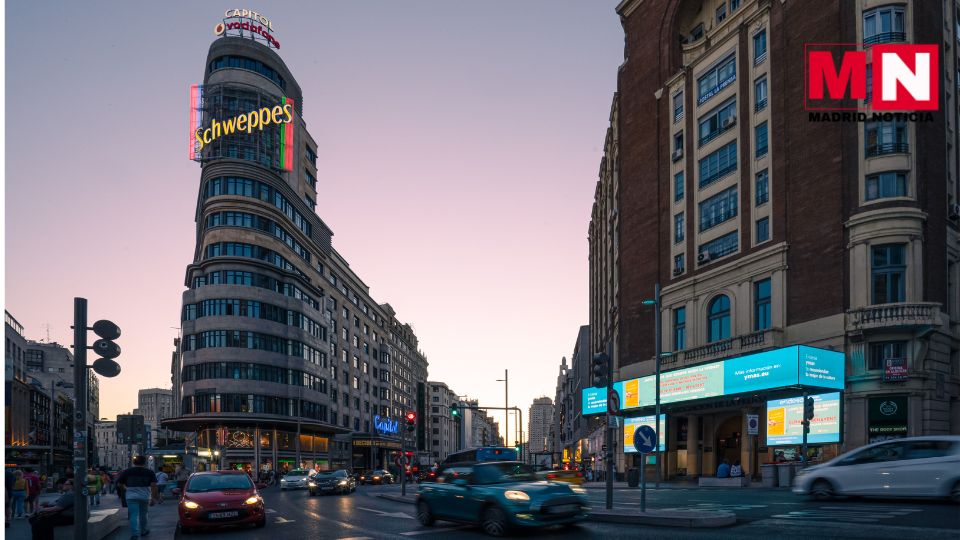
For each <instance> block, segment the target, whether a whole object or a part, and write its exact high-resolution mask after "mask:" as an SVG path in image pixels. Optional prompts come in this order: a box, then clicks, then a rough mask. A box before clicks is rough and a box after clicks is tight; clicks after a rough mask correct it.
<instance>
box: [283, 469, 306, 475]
mask: <svg viewBox="0 0 960 540" xmlns="http://www.w3.org/2000/svg"><path fill="white" fill-rule="evenodd" d="M308 474H310V473H309V472H307V471H305V470H301V469H297V470H295V471H290V472H288V473H287V476H307V475H308Z"/></svg>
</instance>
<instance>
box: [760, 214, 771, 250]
mask: <svg viewBox="0 0 960 540" xmlns="http://www.w3.org/2000/svg"><path fill="white" fill-rule="evenodd" d="M769 239H770V218H760V219H758V220H757V243H758V244H760V243H762V242H766V241H767V240H769Z"/></svg>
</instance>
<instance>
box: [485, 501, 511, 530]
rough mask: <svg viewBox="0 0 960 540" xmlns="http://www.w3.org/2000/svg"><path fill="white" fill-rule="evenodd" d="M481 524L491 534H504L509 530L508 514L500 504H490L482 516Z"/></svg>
mask: <svg viewBox="0 0 960 540" xmlns="http://www.w3.org/2000/svg"><path fill="white" fill-rule="evenodd" d="M480 526H481V527H482V528H483V532H485V533H487V534H489V535H490V536H503V535H504V534H506V532H507V515H506V514H504V513H503V510H501V509H500V507H498V506H492V505H491V506H488V507H487V508H486V509H484V511H483V516H482V517H481V518H480Z"/></svg>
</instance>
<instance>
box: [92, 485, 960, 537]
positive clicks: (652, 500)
mask: <svg viewBox="0 0 960 540" xmlns="http://www.w3.org/2000/svg"><path fill="white" fill-rule="evenodd" d="M415 488H416V486H413V490H415ZM399 491H400V488H399V486H396V485H394V486H360V487H358V488H357V492H356V493H353V494H351V495H327V496H321V497H309V496H308V495H307V492H306V491H284V492H281V491H280V490H279V489H277V488H268V489H267V490H265V491H264V499H265V500H266V503H267V508H268V525H267V526H266V528H264V529H253V528H249V529H238V528H230V529H219V530H212V531H206V532H201V533H198V534H192V535H189V536H184V535H178V534H177V533H176V506H175V504H171V502H169V501H168V502H167V503H165V504H163V505H160V506H155V507H153V508H151V510H150V518H151V526H150V528H151V535H150V537H148V539H149V538H156V539H158V540H159V539H163V538H183V539H188V538H197V539H198V540H199V539H202V540H214V539H221V538H230V539H250V540H254V539H271V538H272V539H276V538H321V539H326V538H331V539H333V538H337V539H347V538H350V539H354V540H359V539H363V538H369V539H381V538H390V539H404V538H428V539H434V538H436V539H457V540H462V539H465V538H486V537H485V536H484V534H483V533H482V531H481V530H480V529H479V528H477V527H471V526H465V525H460V524H453V523H446V522H438V523H437V525H436V526H434V527H422V526H421V525H420V524H419V523H417V521H416V520H415V519H414V510H413V506H411V505H409V504H403V503H399V502H393V501H388V500H385V499H381V498H380V497H377V494H379V493H384V492H391V493H399ZM588 494H589V497H590V501H591V504H592V505H594V506H595V507H597V508H602V507H603V506H604V492H603V490H593V489H591V490H589V491H588ZM647 504H648V508H683V509H690V508H701V509H704V510H712V509H724V510H729V511H733V512H735V513H736V514H737V518H738V520H737V524H736V525H734V526H731V527H726V528H723V529H706V530H690V529H675V528H665V527H641V526H637V525H626V524H608V523H592V522H587V523H584V524H581V525H579V526H577V527H573V528H551V529H546V530H542V531H530V532H527V531H521V532H519V533H517V534H516V536H518V537H521V538H531V539H548V538H571V539H572V538H605V539H619V538H624V539H626V538H711V539H712V538H750V539H751V540H756V539H757V538H773V537H776V538H778V539H787V538H896V539H898V540H903V539H904V538H923V539H924V540H933V539H937V538H951V539H954V540H955V539H956V538H958V537H960V511H958V508H957V506H956V505H952V504H949V503H945V502H937V501H879V500H837V501H834V502H830V503H820V502H812V501H808V500H806V499H803V498H800V497H796V496H794V495H793V494H792V493H790V492H788V491H786V490H768V489H740V490H735V489H709V490H707V489H697V488H689V489H683V488H665V489H661V490H659V491H655V490H652V489H651V490H649V491H648V493H647ZM639 505H640V493H639V490H634V489H620V490H616V491H615V508H619V509H622V510H624V511H625V512H629V511H635V510H639ZM109 538H110V540H125V539H127V538H129V531H128V529H127V528H126V527H124V528H122V529H120V530H118V531H116V532H115V533H114V534H113V535H111V536H110V537H109ZM145 540H147V539H145Z"/></svg>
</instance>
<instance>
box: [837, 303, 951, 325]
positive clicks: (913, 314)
mask: <svg viewBox="0 0 960 540" xmlns="http://www.w3.org/2000/svg"><path fill="white" fill-rule="evenodd" d="M847 315H848V316H849V319H848V323H849V324H848V326H849V327H850V328H851V329H854V330H864V329H870V328H885V327H897V326H936V325H938V324H939V323H940V304H938V303H933V302H916V303H906V302H900V303H896V304H879V305H875V306H867V307H863V308H859V309H853V310H850V311H848V312H847Z"/></svg>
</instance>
